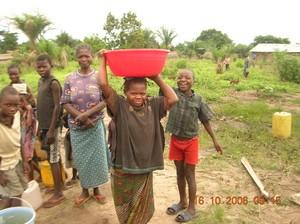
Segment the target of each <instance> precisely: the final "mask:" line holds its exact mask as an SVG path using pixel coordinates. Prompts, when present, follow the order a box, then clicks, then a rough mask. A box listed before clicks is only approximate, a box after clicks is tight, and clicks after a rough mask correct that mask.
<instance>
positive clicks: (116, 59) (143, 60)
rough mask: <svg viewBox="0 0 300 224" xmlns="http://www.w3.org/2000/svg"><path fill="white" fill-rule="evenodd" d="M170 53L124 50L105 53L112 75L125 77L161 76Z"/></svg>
mask: <svg viewBox="0 0 300 224" xmlns="http://www.w3.org/2000/svg"><path fill="white" fill-rule="evenodd" d="M168 53H169V51H168V50H164V49H123V50H111V51H106V52H105V53H104V55H105V57H106V61H107V64H108V65H109V67H110V70H111V71H112V73H113V74H114V75H116V76H123V77H147V76H155V75H157V74H159V73H160V72H161V71H162V69H163V67H164V65H165V62H166V58H167V55H168Z"/></svg>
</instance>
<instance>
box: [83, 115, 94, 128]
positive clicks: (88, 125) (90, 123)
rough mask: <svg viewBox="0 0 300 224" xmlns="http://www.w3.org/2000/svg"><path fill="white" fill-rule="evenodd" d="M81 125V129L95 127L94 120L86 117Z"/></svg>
mask: <svg viewBox="0 0 300 224" xmlns="http://www.w3.org/2000/svg"><path fill="white" fill-rule="evenodd" d="M82 127H83V129H88V128H92V127H95V122H94V121H92V120H91V119H89V118H88V119H87V120H86V121H85V122H84V125H83V126H82Z"/></svg>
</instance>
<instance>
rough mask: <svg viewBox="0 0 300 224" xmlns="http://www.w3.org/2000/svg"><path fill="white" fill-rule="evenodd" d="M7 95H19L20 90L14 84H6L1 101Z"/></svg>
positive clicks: (0, 96)
mask: <svg viewBox="0 0 300 224" xmlns="http://www.w3.org/2000/svg"><path fill="white" fill-rule="evenodd" d="M7 95H14V96H15V95H19V92H18V91H17V90H16V89H15V88H14V87H12V86H6V87H4V88H3V89H2V90H1V92H0V102H1V101H2V99H3V98H4V97H5V96H7Z"/></svg>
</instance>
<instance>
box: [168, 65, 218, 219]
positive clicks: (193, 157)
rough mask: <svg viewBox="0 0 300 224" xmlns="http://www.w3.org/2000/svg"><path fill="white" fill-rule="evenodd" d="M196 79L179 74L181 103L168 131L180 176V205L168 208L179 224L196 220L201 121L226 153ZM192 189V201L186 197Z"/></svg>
mask: <svg viewBox="0 0 300 224" xmlns="http://www.w3.org/2000/svg"><path fill="white" fill-rule="evenodd" d="M193 83H194V75H193V73H192V71H191V70H188V69H182V70H179V71H178V74H177V86H178V87H177V88H176V89H175V93H176V94H177V97H178V99H179V101H178V102H177V104H176V105H175V106H174V107H173V108H172V109H171V110H170V113H169V117H168V122H167V125H166V131H167V132H169V133H171V134H172V135H171V140H170V151H169V158H170V160H173V161H174V164H175V166H176V173H177V185H178V190H179V202H178V203H175V204H173V205H171V206H170V207H168V208H167V211H166V212H167V214H169V215H176V214H177V213H179V214H178V215H177V216H176V218H175V220H176V221H177V222H188V221H190V220H192V219H193V218H194V217H195V214H196V210H195V200H196V191H197V186H196V177H195V167H196V165H197V163H198V156H199V152H198V151H199V137H198V135H199V124H198V120H200V121H201V123H202V124H203V126H204V128H205V130H206V131H207V132H208V134H209V135H210V137H211V139H212V141H213V143H214V146H215V149H216V151H217V152H219V153H222V148H221V146H220V145H219V143H218V141H217V138H216V137H215V134H214V132H213V130H212V128H211V125H210V119H211V118H212V112H211V110H210V109H209V107H208V106H207V104H206V103H205V102H204V100H203V99H202V97H201V96H199V95H197V94H196V93H195V92H194V91H193V89H192V86H193ZM186 185H187V187H188V199H187V194H186Z"/></svg>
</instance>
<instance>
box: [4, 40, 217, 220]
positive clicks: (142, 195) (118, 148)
mask: <svg viewBox="0 0 300 224" xmlns="http://www.w3.org/2000/svg"><path fill="white" fill-rule="evenodd" d="M98 56H99V57H100V61H101V62H100V68H99V73H97V72H95V70H93V69H92V67H91V64H92V50H91V48H90V47H89V46H88V45H85V44H84V45H80V46H78V47H77V49H76V58H77V61H78V64H79V69H78V71H75V72H74V73H72V74H71V75H69V76H68V77H67V78H66V80H65V83H64V87H63V88H61V86H60V84H59V81H58V80H57V79H56V78H55V77H54V76H53V75H52V73H51V67H52V63H51V60H50V58H49V57H48V56H47V55H40V56H38V57H37V59H36V70H37V72H38V73H39V75H40V76H41V78H40V80H39V85H38V97H37V105H36V108H37V120H38V131H37V135H38V136H39V137H41V139H42V141H43V142H44V143H45V144H44V145H45V148H47V149H46V150H47V152H48V160H49V162H50V165H51V171H52V174H53V177H54V193H53V195H52V197H50V199H49V200H48V201H46V202H45V203H44V207H53V206H55V205H58V204H60V203H62V202H63V201H64V200H65V197H64V195H63V192H62V189H63V184H62V179H61V166H60V156H59V147H58V133H59V131H58V128H59V126H60V123H59V120H60V119H59V118H60V116H61V111H62V110H61V107H63V108H64V109H65V110H66V111H67V112H68V124H69V128H70V142H71V148H72V158H73V159H74V166H75V167H74V168H76V169H77V170H78V174H79V181H80V183H81V187H82V193H81V194H80V195H79V197H77V198H76V199H75V205H76V206H80V205H82V204H84V203H86V202H87V201H88V200H90V198H91V196H90V193H89V188H93V196H92V198H94V199H95V200H96V201H97V202H99V203H104V202H105V196H104V195H102V194H100V191H99V189H98V186H99V185H101V184H103V183H106V182H108V172H109V167H110V166H111V169H110V172H111V187H112V195H113V199H114V204H115V209H116V213H117V216H118V219H119V222H120V223H128V224H131V223H133V224H135V223H137V224H143V223H148V221H149V220H150V219H151V217H152V216H153V213H154V197H153V174H152V173H153V171H154V170H158V169H163V167H164V164H163V150H164V131H163V129H162V125H161V123H160V120H161V118H163V117H164V116H166V115H167V111H169V118H168V122H167V125H166V131H167V132H169V133H171V140H170V150H169V158H170V159H171V160H174V163H175V166H176V172H177V185H178V190H179V201H178V202H177V203H174V204H172V205H170V207H168V208H167V209H166V213H167V214H169V215H177V216H176V218H175V220H176V221H177V222H187V221H190V220H191V219H193V218H194V216H195V214H196V210H195V199H196V189H197V188H196V178H195V167H196V165H197V163H198V154H199V153H198V150H199V138H198V135H199V124H198V121H201V123H202V124H203V126H204V127H205V129H206V131H207V132H208V134H209V135H210V136H211V138H212V141H213V143H214V146H215V149H216V150H217V152H219V153H222V148H221V146H220V144H219V143H218V141H217V139H216V137H215V135H214V132H213V130H212V128H211V126H210V122H209V121H210V119H211V117H212V112H211V110H210V109H209V107H208V106H207V104H206V103H205V102H204V100H203V99H202V98H201V97H200V96H199V95H197V94H196V93H195V92H194V91H193V90H192V86H193V83H194V75H193V73H192V71H191V70H187V69H185V70H180V71H179V72H178V77H177V87H176V88H171V87H170V86H169V85H167V84H166V83H165V82H164V81H163V79H162V77H161V76H160V75H156V76H151V77H147V78H126V79H125V80H124V85H123V93H124V95H118V94H117V92H116V91H115V90H114V89H113V88H112V87H111V86H110V84H109V81H108V80H109V79H108V75H107V72H106V58H105V56H104V54H103V51H102V52H100V53H99V55H98ZM147 79H150V80H152V81H153V82H155V83H156V85H158V87H159V88H160V93H161V94H160V96H155V97H149V96H148V95H147ZM21 97H22V96H20V94H18V92H17V91H16V90H15V89H14V88H13V87H5V88H4V89H2V91H1V93H0V109H1V110H0V140H1V143H2V142H3V144H1V145H0V159H1V161H0V162H1V163H0V194H1V195H2V196H17V197H20V195H21V194H22V192H23V191H24V189H25V188H26V181H25V178H24V175H23V171H25V172H28V171H29V169H30V166H28V163H27V162H28V160H27V159H25V157H24V150H23V148H22V145H23V143H22V144H21V133H20V130H21V129H20V122H19V121H20V113H19V111H20V110H19V105H20V102H21ZM26 105H28V103H26ZM105 107H106V108H107V112H108V114H109V115H110V117H111V123H110V125H109V127H110V128H109V129H110V130H109V131H110V150H111V151H110V152H108V149H107V144H106V139H105V126H104V123H103V116H104V114H103V109H104V108H105ZM46 145H48V146H49V147H46ZM21 149H22V150H21ZM22 158H23V159H22ZM21 161H22V162H21ZM22 164H23V167H22ZM186 185H187V186H188V197H187V193H186Z"/></svg>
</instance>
